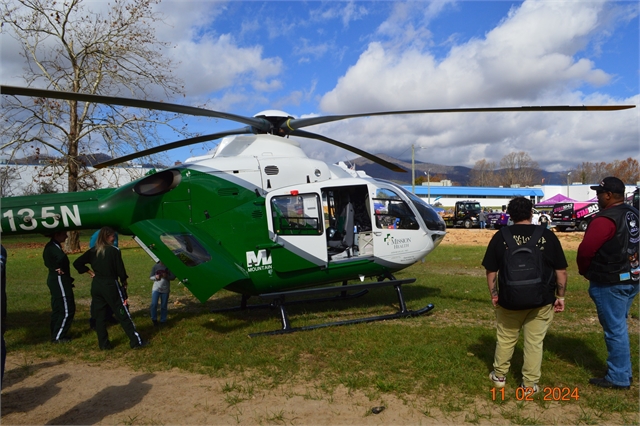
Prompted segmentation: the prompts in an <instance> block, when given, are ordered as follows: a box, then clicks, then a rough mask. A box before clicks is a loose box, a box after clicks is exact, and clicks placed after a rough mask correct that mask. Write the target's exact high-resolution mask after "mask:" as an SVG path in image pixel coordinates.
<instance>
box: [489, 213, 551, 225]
mask: <svg viewBox="0 0 640 426" xmlns="http://www.w3.org/2000/svg"><path fill="white" fill-rule="evenodd" d="M550 221H551V217H550V216H549V215H548V214H546V213H544V212H541V211H539V210H536V209H533V217H532V220H531V223H533V224H534V225H538V224H541V223H547V224H548V223H549V222H550ZM509 225H513V221H512V220H511V217H509V213H507V212H497V213H489V214H487V226H488V227H491V228H493V229H500V228H502V227H503V226H509Z"/></svg>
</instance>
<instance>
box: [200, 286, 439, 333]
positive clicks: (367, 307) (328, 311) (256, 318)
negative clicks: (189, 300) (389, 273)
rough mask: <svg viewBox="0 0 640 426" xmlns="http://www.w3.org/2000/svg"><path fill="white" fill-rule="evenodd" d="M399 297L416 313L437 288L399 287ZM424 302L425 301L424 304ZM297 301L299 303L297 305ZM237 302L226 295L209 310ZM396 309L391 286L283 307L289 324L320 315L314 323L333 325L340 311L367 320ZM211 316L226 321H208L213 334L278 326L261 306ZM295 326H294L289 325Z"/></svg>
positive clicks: (275, 313)
mask: <svg viewBox="0 0 640 426" xmlns="http://www.w3.org/2000/svg"><path fill="white" fill-rule="evenodd" d="M402 290H403V298H404V301H405V303H406V305H407V309H409V310H417V309H420V308H422V307H424V305H426V304H428V303H429V302H428V301H426V300H427V299H428V298H430V297H434V296H435V295H437V294H439V293H440V289H436V288H428V287H424V286H419V285H411V284H408V285H407V284H405V285H403V286H402ZM425 301H426V302H425ZM268 302H269V301H268V300H266V299H260V298H258V297H256V298H255V301H254V300H253V299H249V305H251V304H254V305H257V304H261V305H262V304H264V305H266V304H268ZM298 302H299V303H298ZM239 303H240V296H239V295H228V296H224V297H221V298H218V299H216V300H215V305H214V304H213V303H212V302H208V303H207V306H208V307H209V309H216V308H220V307H233V306H238V305H239ZM398 310H399V302H398V296H397V293H396V290H395V289H394V288H393V287H385V288H378V289H372V290H370V291H369V292H368V293H367V294H365V295H363V296H361V297H357V298H350V299H340V298H336V299H335V300H333V301H329V302H327V301H323V302H315V301H313V299H304V298H301V299H298V300H296V301H295V302H294V303H292V304H291V305H287V306H286V311H287V314H288V315H289V319H290V320H291V322H294V321H295V320H296V319H299V318H300V316H303V315H309V314H310V315H313V316H315V315H321V316H323V317H326V318H327V319H326V321H323V320H319V321H318V322H320V323H322V322H333V321H336V317H337V316H339V315H341V312H345V313H348V314H353V313H354V311H355V312H356V313H357V311H360V313H361V314H360V313H357V314H358V317H368V316H372V315H386V314H394V313H396V312H398ZM211 315H222V316H224V317H225V318H226V319H227V320H228V322H227V323H226V324H221V323H217V322H212V323H210V324H207V325H205V326H206V327H208V328H210V329H211V330H213V331H217V332H221V333H224V332H229V331H236V330H241V329H245V328H248V327H252V326H254V324H256V323H258V324H261V323H265V322H269V323H273V324H274V325H276V324H277V325H276V326H275V329H279V328H280V327H281V322H280V310H279V309H278V308H275V307H269V306H265V307H262V308H249V309H245V310H235V311H225V312H216V313H212V314H211ZM293 326H294V327H295V326H296V325H295V324H293ZM254 327H255V329H256V330H255V331H263V330H260V325H255V326H254Z"/></svg>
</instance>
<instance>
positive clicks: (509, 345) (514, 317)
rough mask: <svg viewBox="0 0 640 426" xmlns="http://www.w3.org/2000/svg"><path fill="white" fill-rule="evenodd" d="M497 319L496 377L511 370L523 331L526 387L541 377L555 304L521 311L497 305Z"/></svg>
mask: <svg viewBox="0 0 640 426" xmlns="http://www.w3.org/2000/svg"><path fill="white" fill-rule="evenodd" d="M496 320H497V322H498V326H497V333H496V334H497V336H496V338H497V341H496V353H495V355H494V358H493V369H494V370H495V372H496V376H498V377H506V375H507V373H508V372H509V366H510V365H511V357H512V356H513V351H514V349H515V347H516V343H518V337H519V335H520V330H522V334H523V336H524V363H523V365H522V380H523V382H524V385H525V386H527V387H532V386H533V385H534V384H537V383H538V381H539V380H540V368H541V366H542V343H543V341H544V336H545V335H546V334H547V329H548V328H549V325H550V324H551V320H553V305H546V306H542V307H540V308H535V309H525V310H522V311H512V310H509V309H504V308H502V307H500V306H498V307H497V308H496Z"/></svg>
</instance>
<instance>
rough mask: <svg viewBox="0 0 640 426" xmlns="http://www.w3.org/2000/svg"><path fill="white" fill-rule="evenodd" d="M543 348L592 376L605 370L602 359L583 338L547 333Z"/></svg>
mask: <svg viewBox="0 0 640 426" xmlns="http://www.w3.org/2000/svg"><path fill="white" fill-rule="evenodd" d="M544 349H545V350H547V351H549V352H553V353H555V354H556V355H557V356H558V357H559V358H562V359H563V360H565V361H566V362H569V363H571V364H573V365H576V366H578V367H582V368H584V369H585V370H587V371H588V372H589V373H591V375H592V376H602V375H603V373H604V372H606V370H607V367H606V365H605V363H604V361H603V360H601V359H600V358H599V357H598V354H597V352H596V351H594V350H593V349H592V348H590V347H589V345H587V344H586V343H585V341H584V339H578V338H576V337H567V336H562V335H556V334H552V333H549V334H547V336H546V338H545V339H544Z"/></svg>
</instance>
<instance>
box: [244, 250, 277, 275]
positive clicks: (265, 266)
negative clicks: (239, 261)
mask: <svg viewBox="0 0 640 426" xmlns="http://www.w3.org/2000/svg"><path fill="white" fill-rule="evenodd" d="M271 263H272V259H271V254H269V253H267V251H266V250H258V252H257V253H255V252H253V251H248V252H247V271H248V272H259V271H266V270H269V269H271V268H272V267H273V266H272V265H271Z"/></svg>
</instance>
